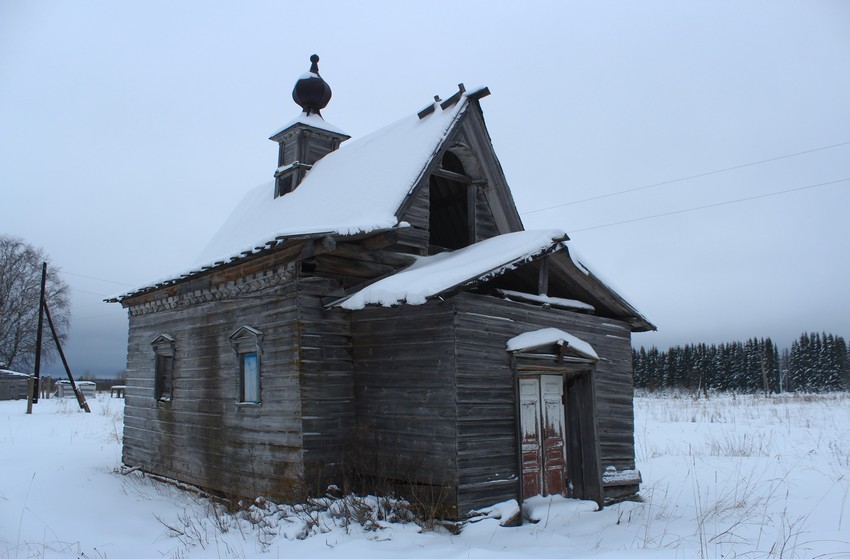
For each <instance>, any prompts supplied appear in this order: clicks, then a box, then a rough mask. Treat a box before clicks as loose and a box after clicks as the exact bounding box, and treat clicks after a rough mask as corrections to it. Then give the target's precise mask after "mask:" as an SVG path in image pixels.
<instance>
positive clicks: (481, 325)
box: [453, 293, 636, 514]
mask: <svg viewBox="0 0 850 559" xmlns="http://www.w3.org/2000/svg"><path fill="white" fill-rule="evenodd" d="M453 301H454V302H455V305H456V309H457V314H456V318H455V335H456V337H457V346H456V363H457V372H456V380H457V406H458V510H459V512H460V513H461V514H464V513H465V512H467V511H468V510H470V509H474V508H478V507H481V506H485V505H486V504H488V503H493V502H498V501H501V500H505V499H518V498H519V495H520V485H519V476H518V474H517V448H516V427H515V421H516V419H515V415H516V414H515V407H514V382H515V381H514V375H513V370H512V368H511V364H510V359H509V355H508V353H507V351H506V347H505V344H506V342H507V341H508V340H509V339H510V338H512V337H514V336H516V335H518V334H521V333H523V332H528V331H531V330H537V329H540V328H546V327H553V328H560V329H562V330H564V331H566V332H569V333H571V334H573V335H575V336H577V337H579V338H581V339H582V340H584V341H586V342H588V343H589V344H590V345H591V346H593V348H594V349H595V350H596V352H597V353H598V354H599V355H600V356H601V359H600V361H599V362H598V363H597V365H596V371H595V373H594V377H595V383H596V385H595V389H596V405H597V414H598V436H599V450H600V461H601V466H602V469H603V470H604V469H605V468H606V467H607V466H614V467H615V468H617V469H618V470H621V469H633V468H634V411H633V406H632V393H633V388H632V365H631V343H630V338H631V333H630V330H629V327H628V325H627V324H625V323H623V322H619V321H616V320H612V319H607V318H600V317H596V316H591V315H583V314H578V313H573V312H570V311H565V310H557V309H551V308H550V309H546V308H542V307H539V306H536V305H530V304H525V303H518V302H512V301H505V300H499V299H495V298H492V297H487V296H482V295H475V294H471V293H462V294H460V295H458V296H456V297H454V298H453ZM506 472H511V475H510V476H505V473H506ZM635 489H636V488H635Z"/></svg>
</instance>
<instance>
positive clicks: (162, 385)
mask: <svg viewBox="0 0 850 559" xmlns="http://www.w3.org/2000/svg"><path fill="white" fill-rule="evenodd" d="M173 376H174V357H173V356H171V355H162V354H158V355H157V356H156V399H157V400H170V399H171V388H172V384H173Z"/></svg>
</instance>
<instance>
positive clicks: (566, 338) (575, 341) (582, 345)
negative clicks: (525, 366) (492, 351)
mask: <svg viewBox="0 0 850 559" xmlns="http://www.w3.org/2000/svg"><path fill="white" fill-rule="evenodd" d="M558 343H565V344H567V347H569V348H570V349H572V350H573V351H575V352H576V353H578V354H581V355H584V356H585V357H588V358H590V359H596V360H598V359H599V356H598V355H596V352H595V351H594V350H593V347H592V346H591V345H590V344H589V343H587V342H585V341H584V340H580V339H579V338H577V337H575V336H573V335H572V334H568V333H567V332H564V331H563V330H559V329H558V328H543V329H541V330H533V331H531V332H524V333H522V334H520V335H519V336H515V337H513V338H511V339H510V340H508V343H507V349H508V351H520V350H523V349H532V348H535V347H540V346H544V345H549V344H558Z"/></svg>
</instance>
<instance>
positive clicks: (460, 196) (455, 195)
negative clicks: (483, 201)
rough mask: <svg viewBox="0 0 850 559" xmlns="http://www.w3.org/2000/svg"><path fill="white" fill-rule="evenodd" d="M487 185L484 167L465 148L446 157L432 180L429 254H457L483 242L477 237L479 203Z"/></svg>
mask: <svg viewBox="0 0 850 559" xmlns="http://www.w3.org/2000/svg"><path fill="white" fill-rule="evenodd" d="M482 184H484V180H483V176H482V172H481V165H480V163H479V162H478V160H477V158H476V157H475V155H474V154H473V153H472V152H471V151H470V150H469V148H467V147H466V146H464V145H461V144H455V145H453V146H452V147H451V148H449V149H448V150H446V152H445V153H444V154H443V157H442V159H441V160H440V165H439V166H438V167H437V168H436V169H434V171H433V172H432V173H431V176H430V178H429V184H428V190H429V192H428V198H429V217H428V230H429V238H430V240H429V250H428V252H429V253H431V254H434V253H437V252H442V251H445V250H457V249H459V248H463V247H465V246H469V245H471V244H473V243H475V242H476V241H478V240H480V239H479V238H478V235H477V233H476V230H477V226H476V222H477V219H476V217H477V215H476V214H477V199H478V191H479V189H480V186H481V185H482Z"/></svg>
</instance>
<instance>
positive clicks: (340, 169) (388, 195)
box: [195, 97, 467, 268]
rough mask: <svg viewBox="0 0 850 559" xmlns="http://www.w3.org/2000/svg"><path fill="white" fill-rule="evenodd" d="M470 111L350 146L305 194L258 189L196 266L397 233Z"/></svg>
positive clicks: (440, 115)
mask: <svg viewBox="0 0 850 559" xmlns="http://www.w3.org/2000/svg"><path fill="white" fill-rule="evenodd" d="M466 107H467V100H466V98H465V97H464V98H463V99H461V101H460V102H458V103H456V104H455V105H452V106H451V107H448V108H446V109H445V110H440V108H439V105H436V110H435V111H434V112H433V113H431V114H430V115H428V116H426V117H424V118H422V119H420V118H418V117H417V115H415V114H414V115H410V116H409V117H407V118H403V119H401V120H399V121H398V122H396V123H394V124H390V125H389V126H386V127H384V128H382V129H380V130H378V131H377V132H373V133H372V134H369V135H368V136H364V137H363V138H359V139H357V140H353V141H349V142H346V143H345V144H343V145H342V147H340V149H338V150H336V151H334V152H331V153H329V154H328V155H326V156H324V157H323V158H322V159H320V160H319V161H317V162H316V164H315V165H314V166H313V168H312V169H311V170H310V172H309V173H308V174H307V176H306V177H305V178H304V180H303V181H302V182H301V184H300V185H299V186H298V188H296V189H295V190H294V191H292V192H290V193H288V194H286V195H284V196H280V197H278V198H274V187H273V184H272V183H271V182H269V183H267V184H263V185H261V186H258V187H256V188H254V189H253V190H251V191H250V192H248V193H247V194H246V196H245V198H244V199H243V200H242V202H241V203H240V204H239V205H238V206H237V207H236V209H235V210H234V211H233V213H232V214H231V215H230V217H229V218H228V219H227V220H226V221H225V223H224V225H222V227H221V229H219V231H218V233H216V234H215V236H213V238H212V240H211V241H210V243H209V244H208V245H207V247H206V248H205V249H204V250H203V252H202V253H201V255H200V256H199V258H198V259H197V261H196V262H195V265H196V266H197V267H198V268H200V267H202V266H208V265H212V264H214V263H215V262H220V261H227V260H228V259H230V258H232V257H234V256H238V255H240V254H242V253H243V252H244V251H250V250H253V249H254V248H256V247H259V246H263V245H264V244H265V243H266V242H268V241H271V240H274V239H275V238H276V237H281V236H295V235H305V234H313V233H329V234H340V235H353V234H357V233H368V232H370V231H375V230H379V229H388V228H392V227H395V226H396V225H398V220H397V218H396V211H397V210H398V208H399V207H400V206H401V203H402V202H403V201H404V199H405V197H406V196H407V194H408V193H409V192H410V191H411V189H412V188H413V187H414V186H415V185H416V183H417V181H418V180H419V177H420V176H421V175H422V173H423V172H424V171H425V168H426V166H427V165H428V163H429V162H430V161H431V159H432V157H433V156H434V153H435V151H436V150H437V149H438V148H439V147H440V145H441V143H442V141H443V139H444V138H445V137H446V135H447V134H448V132H449V130H450V129H451V127H452V124H453V123H454V122H455V121H456V119H457V118H458V116H459V115H460V114H461V113H462V112H463V111H464V109H465V108H466ZM311 117H312V115H311ZM311 117H308V118H311Z"/></svg>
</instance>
